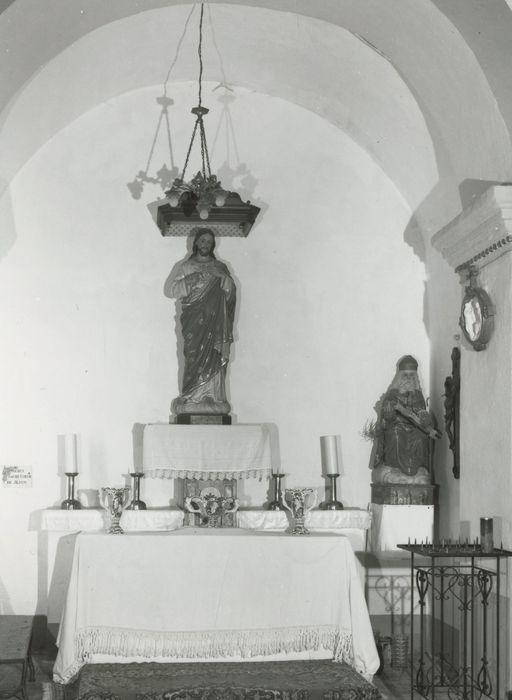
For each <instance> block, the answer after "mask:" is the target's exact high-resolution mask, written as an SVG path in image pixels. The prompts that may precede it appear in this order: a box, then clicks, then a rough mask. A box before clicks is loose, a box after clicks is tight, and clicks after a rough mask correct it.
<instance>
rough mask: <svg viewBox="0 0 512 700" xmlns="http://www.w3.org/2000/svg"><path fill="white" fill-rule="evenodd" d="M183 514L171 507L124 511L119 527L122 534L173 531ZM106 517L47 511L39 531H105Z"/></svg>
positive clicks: (95, 512)
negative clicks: (121, 529) (124, 532)
mask: <svg viewBox="0 0 512 700" xmlns="http://www.w3.org/2000/svg"><path fill="white" fill-rule="evenodd" d="M183 516H184V514H183V511H182V510H171V508H148V509H147V510H124V511H123V514H122V515H121V527H122V528H123V530H125V531H126V532H141V531H146V532H151V531H153V530H176V529H177V528H179V527H182V526H183ZM108 521H109V517H108V515H107V512H106V511H105V510H103V509H102V508H81V509H80V510H60V509H58V508H47V509H46V510H43V512H42V513H41V530H47V531H49V532H80V531H89V532H94V531H95V530H105V529H106V528H107V527H108Z"/></svg>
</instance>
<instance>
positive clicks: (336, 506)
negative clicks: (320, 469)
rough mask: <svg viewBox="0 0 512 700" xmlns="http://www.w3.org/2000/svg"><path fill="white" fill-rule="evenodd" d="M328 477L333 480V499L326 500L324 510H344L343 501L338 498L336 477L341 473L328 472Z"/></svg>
mask: <svg viewBox="0 0 512 700" xmlns="http://www.w3.org/2000/svg"><path fill="white" fill-rule="evenodd" d="M327 476H328V478H329V479H330V480H331V488H330V490H331V500H330V501H326V502H325V503H324V505H323V509H324V510H343V503H341V502H340V501H338V500H336V479H337V478H338V477H339V474H327Z"/></svg>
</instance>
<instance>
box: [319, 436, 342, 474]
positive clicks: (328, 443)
mask: <svg viewBox="0 0 512 700" xmlns="http://www.w3.org/2000/svg"><path fill="white" fill-rule="evenodd" d="M338 437H339V436H338V435H322V436H321V438H320V451H321V455H322V464H323V466H324V468H325V473H326V475H327V476H329V475H330V474H339V465H338Z"/></svg>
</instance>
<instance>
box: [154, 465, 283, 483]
mask: <svg viewBox="0 0 512 700" xmlns="http://www.w3.org/2000/svg"><path fill="white" fill-rule="evenodd" d="M270 473H271V472H270V469H269V468H268V467H263V468H260V469H239V470H229V471H202V470H200V469H197V470H196V469H194V470H192V469H173V468H172V467H159V468H156V469H146V470H145V471H144V475H145V476H146V477H149V478H150V479H198V480H204V479H212V480H213V479H258V480H259V481H262V480H263V479H264V478H265V479H268V478H269V477H270Z"/></svg>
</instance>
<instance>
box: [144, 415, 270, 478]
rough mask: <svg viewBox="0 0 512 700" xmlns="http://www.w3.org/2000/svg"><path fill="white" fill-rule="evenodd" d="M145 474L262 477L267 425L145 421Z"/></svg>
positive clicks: (267, 451)
mask: <svg viewBox="0 0 512 700" xmlns="http://www.w3.org/2000/svg"><path fill="white" fill-rule="evenodd" d="M142 447H143V465H144V472H145V474H146V476H149V477H158V478H164V479H175V478H182V479H184V478H186V479H247V478H259V479H262V478H264V477H267V476H268V475H269V474H270V468H271V458H270V436H269V431H268V428H267V426H266V425H264V424H257V425H174V424H169V423H152V424H149V425H146V426H145V428H144V436H143V445H142Z"/></svg>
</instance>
